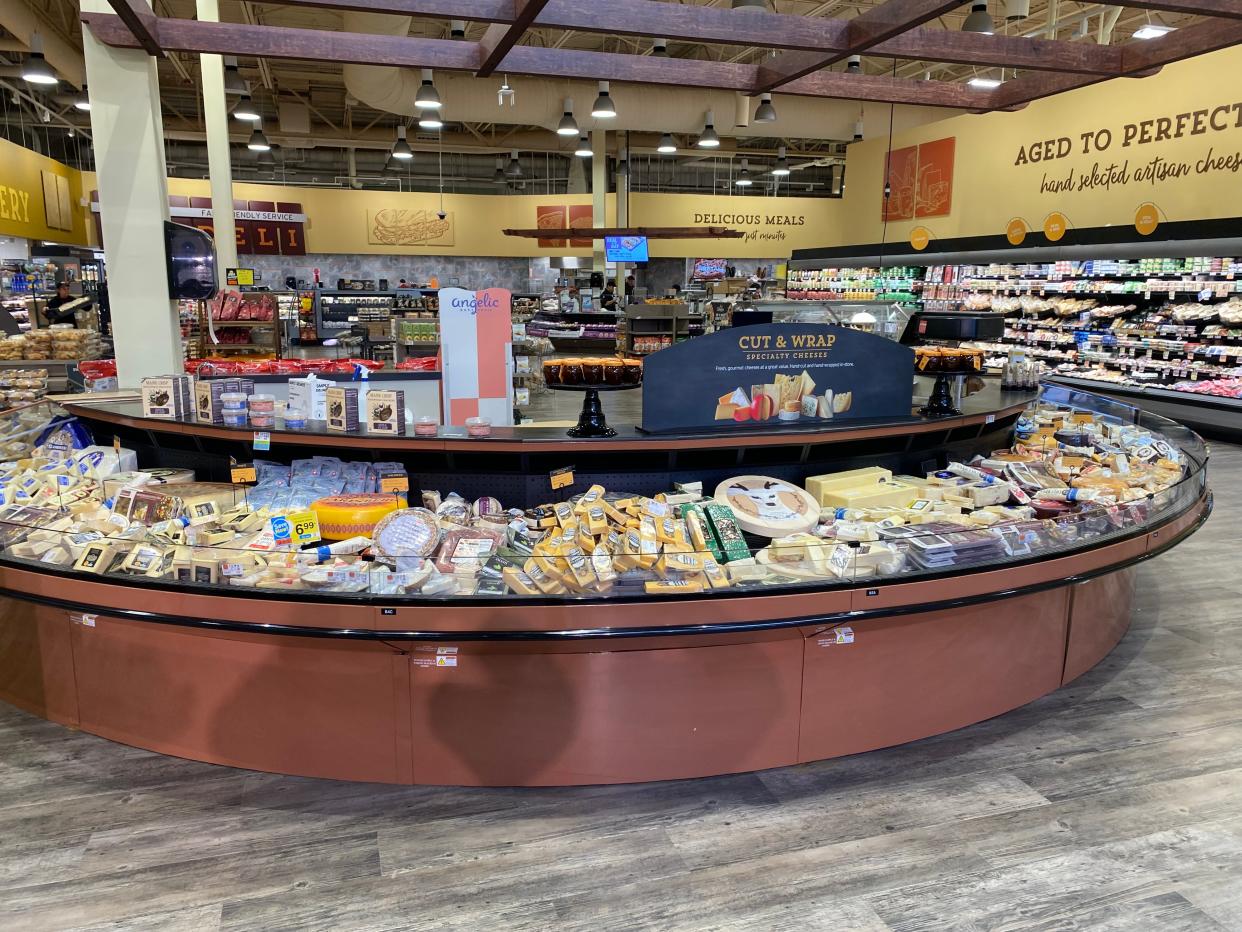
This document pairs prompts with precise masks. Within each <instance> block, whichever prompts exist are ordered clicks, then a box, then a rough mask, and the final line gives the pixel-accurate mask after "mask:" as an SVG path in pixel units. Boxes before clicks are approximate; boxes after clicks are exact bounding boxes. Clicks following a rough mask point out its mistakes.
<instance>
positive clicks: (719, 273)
mask: <svg viewBox="0 0 1242 932" xmlns="http://www.w3.org/2000/svg"><path fill="white" fill-rule="evenodd" d="M726 265H728V260H727V259H695V260H694V271H692V272H691V273H690V280H691V281H694V282H718V281H723V280H724V278H725V266H726Z"/></svg>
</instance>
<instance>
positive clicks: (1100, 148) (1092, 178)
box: [1013, 101, 1242, 194]
mask: <svg viewBox="0 0 1242 932" xmlns="http://www.w3.org/2000/svg"><path fill="white" fill-rule="evenodd" d="M1238 130H1242V101H1237V102H1228V101H1225V102H1217V103H1213V104H1211V105H1209V106H1206V107H1201V108H1197V109H1194V110H1185V111H1183V112H1181V113H1166V114H1159V115H1154V116H1151V117H1149V118H1148V119H1144V120H1136V121H1134V122H1131V123H1123V124H1121V125H1119V126H1101V127H1096V128H1094V129H1088V130H1084V131H1082V132H1080V133H1076V134H1069V135H1065V136H1056V137H1053V138H1046V139H1033V140H1029V141H1027V142H1024V143H1022V144H1021V145H1020V146H1019V147H1018V150H1017V152H1016V153H1015V155H1014V160H1013V164H1014V165H1015V166H1016V167H1021V166H1030V165H1046V164H1048V163H1050V162H1053V163H1055V162H1060V161H1061V160H1063V159H1070V158H1073V157H1078V158H1082V159H1087V158H1089V159H1091V164H1090V165H1089V166H1088V164H1087V162H1086V161H1082V162H1080V163H1076V164H1070V165H1068V166H1067V167H1065V168H1060V167H1056V168H1051V169H1049V170H1047V171H1045V172H1044V173H1043V175H1042V177H1041V179H1040V183H1039V191H1040V193H1041V194H1066V193H1071V192H1072V193H1079V192H1085V191H1108V190H1110V189H1112V188H1116V187H1121V186H1124V185H1139V186H1142V187H1153V186H1156V185H1160V184H1163V183H1164V182H1167V181H1172V180H1174V179H1177V178H1185V177H1188V176H1191V175H1208V174H1216V173H1226V174H1232V175H1237V174H1239V173H1242V143H1238V142H1236V141H1234V140H1236V138H1237V137H1236V131H1238ZM1220 134H1227V135H1226V136H1224V137H1222V136H1221V135H1220ZM1195 136H1202V137H1204V139H1203V145H1202V147H1201V148H1199V149H1198V151H1195V152H1193V153H1191V154H1187V153H1186V150H1185V148H1184V147H1183V148H1181V149H1180V150H1179V151H1178V152H1177V155H1178V156H1180V157H1171V156H1170V155H1167V154H1166V155H1160V154H1154V155H1153V154H1152V150H1151V149H1148V148H1146V147H1149V146H1157V145H1159V144H1161V143H1173V142H1174V141H1176V140H1181V139H1187V140H1189V139H1191V138H1192V137H1195Z"/></svg>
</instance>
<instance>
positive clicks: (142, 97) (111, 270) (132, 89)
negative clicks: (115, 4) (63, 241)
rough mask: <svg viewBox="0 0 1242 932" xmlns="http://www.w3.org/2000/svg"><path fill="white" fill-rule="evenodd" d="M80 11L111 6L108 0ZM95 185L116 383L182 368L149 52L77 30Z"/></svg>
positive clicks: (133, 383) (87, 1)
mask: <svg viewBox="0 0 1242 932" xmlns="http://www.w3.org/2000/svg"><path fill="white" fill-rule="evenodd" d="M82 9H83V10H84V11H86V12H91V13H111V12H112V7H111V6H110V5H109V4H108V2H107V0H82ZM82 46H83V50H84V52H85V57H86V82H87V87H88V88H89V90H90V96H91V132H92V135H93V136H94V140H93V142H94V151H95V170H96V178H97V181H98V184H99V211H100V221H101V224H102V227H103V245H104V250H105V252H106V253H107V256H108V297H109V303H110V304H111V306H112V335H113V342H114V343H115V345H116V365H117V375H118V377H119V380H120V384H121V385H122V386H123V387H126V388H135V387H137V385H138V382H139V381H140V380H141V379H142V378H144V377H146V376H154V375H165V374H167V373H174V372H177V373H179V372H181V371H182V369H183V366H184V362H183V357H182V352H181V325H180V322H179V321H178V319H177V306H176V304H175V303H174V302H173V301H171V300H170V299H169V296H168V282H167V278H166V276H165V272H164V269H165V250H164V221H165V220H167V219H168V181H167V170H166V168H165V165H164V123H163V120H162V119H161V116H160V89H159V79H158V76H157V74H156V69H155V59H153V58H151V57H150V56H148V55H147V54H146V53H145V52H143V51H141V50H140V49H114V48H111V47H109V46H107V45H104V44H103V43H102V42H99V41H97V40H96V39H95V37H94V36H93V35H92V34H91V31H90V28H89V27H83V29H82Z"/></svg>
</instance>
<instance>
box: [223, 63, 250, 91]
mask: <svg viewBox="0 0 1242 932" xmlns="http://www.w3.org/2000/svg"><path fill="white" fill-rule="evenodd" d="M248 90H249V89H248V88H247V87H246V82H245V81H244V80H243V79H242V76H241V71H239V70H238V68H237V59H236V58H233V57H231V56H230V57H228V58H225V59H224V93H226V94H232V95H233V96H234V97H236V96H237V95H238V94H245V93H246V92H247V91H248Z"/></svg>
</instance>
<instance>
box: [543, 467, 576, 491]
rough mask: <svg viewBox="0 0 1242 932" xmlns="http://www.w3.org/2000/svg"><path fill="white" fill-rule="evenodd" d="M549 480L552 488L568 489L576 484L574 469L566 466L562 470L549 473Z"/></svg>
mask: <svg viewBox="0 0 1242 932" xmlns="http://www.w3.org/2000/svg"><path fill="white" fill-rule="evenodd" d="M548 478H549V479H550V480H551V482H552V488H554V489H567V488H569V487H570V486H571V485H573V484H574V467H573V466H565V467H563V468H561V469H554V470H552V472H550V473H548Z"/></svg>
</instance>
